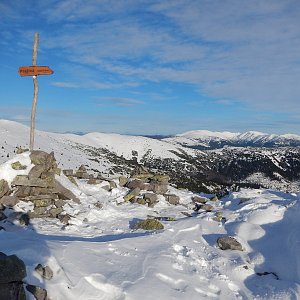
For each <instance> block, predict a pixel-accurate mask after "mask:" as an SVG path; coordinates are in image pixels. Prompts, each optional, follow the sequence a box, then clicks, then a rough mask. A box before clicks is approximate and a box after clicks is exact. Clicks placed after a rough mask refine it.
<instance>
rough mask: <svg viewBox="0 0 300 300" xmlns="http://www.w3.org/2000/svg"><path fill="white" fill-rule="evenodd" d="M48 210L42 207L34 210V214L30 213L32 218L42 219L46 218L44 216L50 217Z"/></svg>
mask: <svg viewBox="0 0 300 300" xmlns="http://www.w3.org/2000/svg"><path fill="white" fill-rule="evenodd" d="M47 211H48V208H47V207H45V206H40V207H35V208H34V209H33V212H30V214H29V215H30V217H32V218H41V217H44V216H46V215H47V216H48V213H47Z"/></svg>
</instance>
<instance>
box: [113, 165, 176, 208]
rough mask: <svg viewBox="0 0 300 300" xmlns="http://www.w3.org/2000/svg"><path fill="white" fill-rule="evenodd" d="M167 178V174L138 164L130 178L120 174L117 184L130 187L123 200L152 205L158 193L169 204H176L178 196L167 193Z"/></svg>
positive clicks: (156, 199) (157, 199)
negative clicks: (153, 171)
mask: <svg viewBox="0 0 300 300" xmlns="http://www.w3.org/2000/svg"><path fill="white" fill-rule="evenodd" d="M169 180H170V177H169V176H168V175H164V174H154V173H151V172H149V170H148V169H147V168H145V167H144V166H142V165H139V166H137V167H136V168H135V169H134V170H133V172H132V174H131V177H130V178H126V177H125V176H121V177H120V178H119V185H120V186H125V187H127V188H129V189H130V191H129V193H128V194H127V195H125V196H124V201H125V202H131V203H139V204H142V205H148V206H149V207H153V206H154V205H155V204H156V203H158V202H159V197H158V195H163V196H164V197H165V199H166V201H168V202H169V203H170V204H173V205H177V204H179V200H180V198H179V197H178V196H176V195H173V194H169V193H168V187H169Z"/></svg>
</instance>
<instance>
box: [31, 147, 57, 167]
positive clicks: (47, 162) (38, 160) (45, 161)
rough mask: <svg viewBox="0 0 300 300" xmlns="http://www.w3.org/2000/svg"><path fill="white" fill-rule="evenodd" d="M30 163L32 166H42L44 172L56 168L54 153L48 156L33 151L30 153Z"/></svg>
mask: <svg viewBox="0 0 300 300" xmlns="http://www.w3.org/2000/svg"><path fill="white" fill-rule="evenodd" d="M30 159H31V163H33V164H34V165H44V168H45V170H46V171H50V170H54V169H56V168H57V164H56V160H55V157H54V152H51V153H50V154H48V153H47V152H44V151H40V150H33V151H31V153H30Z"/></svg>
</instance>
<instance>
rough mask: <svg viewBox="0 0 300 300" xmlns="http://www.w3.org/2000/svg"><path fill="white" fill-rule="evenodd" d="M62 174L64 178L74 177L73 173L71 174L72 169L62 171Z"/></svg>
mask: <svg viewBox="0 0 300 300" xmlns="http://www.w3.org/2000/svg"><path fill="white" fill-rule="evenodd" d="M63 173H64V174H65V175H66V176H73V175H74V172H73V170H72V169H67V170H63Z"/></svg>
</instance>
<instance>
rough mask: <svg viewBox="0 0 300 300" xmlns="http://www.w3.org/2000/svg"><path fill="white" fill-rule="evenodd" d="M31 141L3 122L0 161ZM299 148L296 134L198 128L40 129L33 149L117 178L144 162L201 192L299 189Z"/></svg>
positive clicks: (24, 131)
mask: <svg viewBox="0 0 300 300" xmlns="http://www.w3.org/2000/svg"><path fill="white" fill-rule="evenodd" d="M28 140H29V128H28V127H27V126H24V125H22V124H19V123H16V122H12V121H7V120H0V163H3V162H5V161H7V159H8V158H9V157H12V156H13V155H14V152H15V150H16V147H20V146H21V147H23V148H28ZM224 146H228V147H224ZM230 146H233V147H230ZM247 146H251V147H248V148H247ZM297 146H300V137H299V136H297V135H290V134H289V135H267V134H264V133H260V132H252V131H251V132H246V133H231V132H210V131H203V130H197V131H190V132H187V133H184V134H178V135H176V136H174V137H168V138H157V137H156V138H150V137H143V136H130V135H121V134H111V133H100V132H93V133H88V134H85V135H75V134H59V133H51V132H43V131H38V130H37V131H36V137H35V149H42V150H45V151H47V152H50V151H54V153H55V157H56V159H57V161H58V163H59V165H60V167H61V168H63V169H69V168H74V166H75V168H78V167H79V166H80V165H82V164H84V165H85V166H86V167H87V168H88V170H90V171H94V172H97V173H98V172H100V173H101V174H102V175H103V176H105V177H112V178H116V177H118V176H119V175H121V174H124V175H126V176H128V175H129V174H130V173H131V172H132V170H133V169H134V168H135V167H136V166H137V165H138V164H143V165H144V166H145V167H147V168H149V169H151V170H156V171H157V172H161V173H166V174H168V175H169V176H170V178H171V181H170V182H172V183H173V184H175V185H176V186H177V187H180V188H186V189H189V190H191V191H198V192H200V191H204V192H215V191H218V190H219V189H222V188H223V187H228V186H232V185H237V186H246V187H267V188H274V189H281V190H289V191H299V190H300V151H299V150H300V148H299V147H297ZM222 147H223V148H222ZM193 148H194V149H193ZM213 148H215V149H213ZM218 148H221V149H218ZM200 149H204V150H200ZM0 179H1V178H0Z"/></svg>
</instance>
